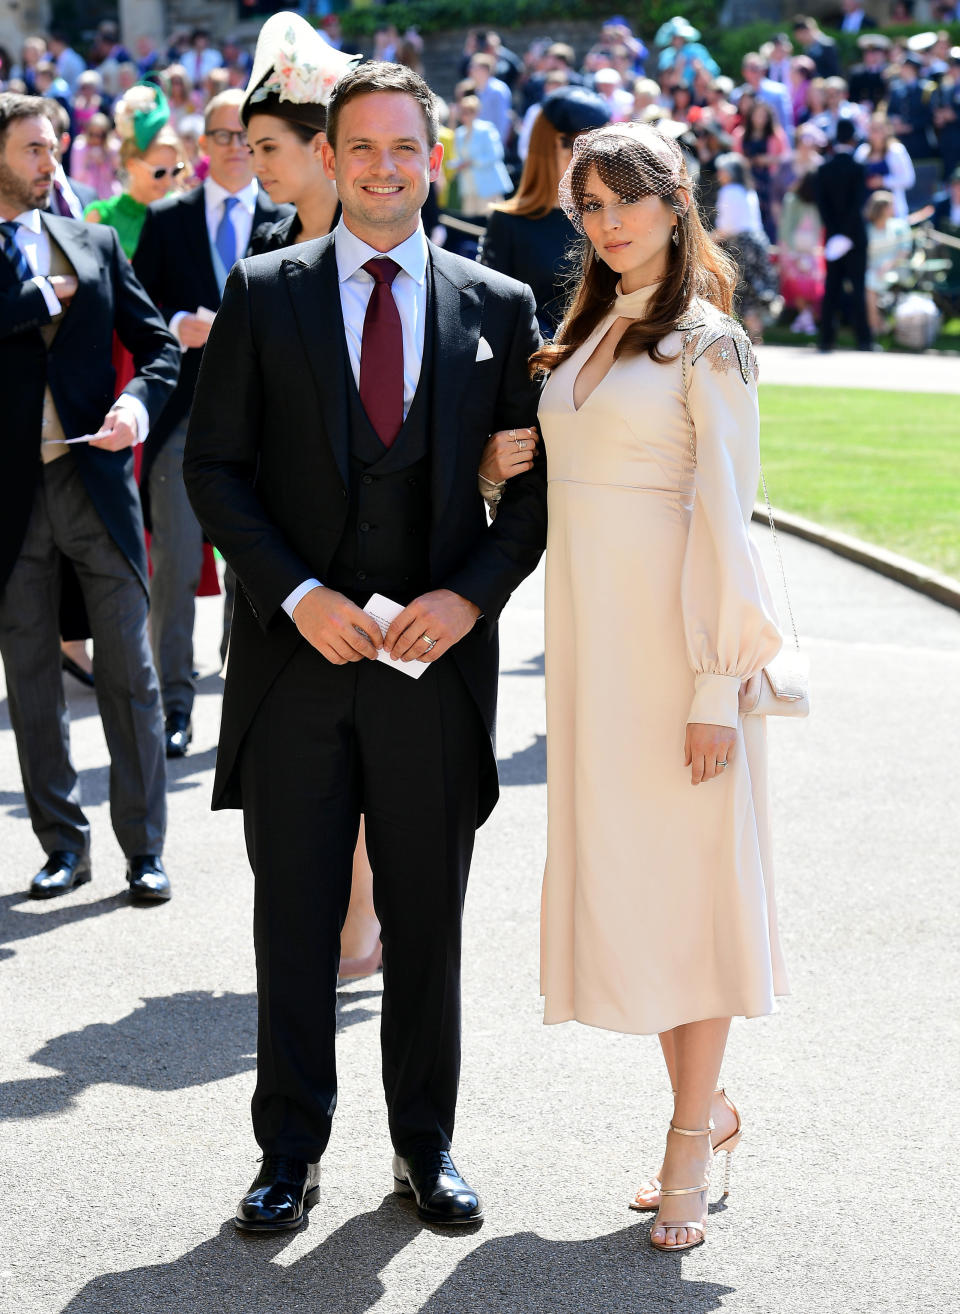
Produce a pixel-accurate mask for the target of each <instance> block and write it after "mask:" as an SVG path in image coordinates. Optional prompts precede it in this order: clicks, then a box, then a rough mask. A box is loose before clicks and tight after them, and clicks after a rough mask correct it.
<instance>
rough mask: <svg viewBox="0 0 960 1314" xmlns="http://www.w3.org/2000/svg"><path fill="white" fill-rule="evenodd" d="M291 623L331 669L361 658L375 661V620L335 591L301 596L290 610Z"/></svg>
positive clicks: (380, 643) (377, 643)
mask: <svg viewBox="0 0 960 1314" xmlns="http://www.w3.org/2000/svg"><path fill="white" fill-rule="evenodd" d="M293 623H294V625H296V627H297V629H298V630H299V631H300V633H301V634H302V635H303V637H304V638H305V639H306V641H307V643H309V644H310V645H311V646H312V647H314V648H316V650H317V652H318V653H319V654H320V656H321V657H326V659H327V661H328V662H332V663H333V665H334V666H343V665H345V664H346V663H347V662H358V661H360V660H361V658H363V657H369V658H370V659H371V660H372V661H376V658H377V651H378V650H379V649H380V648H382V647H383V640H382V639H381V637H380V627H379V626H378V625H377V623H376V621H375V620H372V619H371V618H370V617H369V616H368V615H367V613H366V612H365V611H361V610H360V608H359V607H357V606H355V605H354V603H352V602H351V601H350V599H349V598H345V597H344V596H343V594H342V593H337V592H336V590H335V589H323V588H321V589H311V590H310V592H309V593H305V594H304V595H303V597H302V598H301V599H300V601H299V602H298V603H297V605H296V606H295V607H294V609H293ZM360 630H362V631H363V633H362V634H361V633H359V631H360Z"/></svg>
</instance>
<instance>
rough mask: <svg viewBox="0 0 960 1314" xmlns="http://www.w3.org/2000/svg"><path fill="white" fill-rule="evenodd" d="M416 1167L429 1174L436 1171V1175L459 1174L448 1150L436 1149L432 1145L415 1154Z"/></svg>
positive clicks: (453, 1175) (452, 1175) (449, 1175)
mask: <svg viewBox="0 0 960 1314" xmlns="http://www.w3.org/2000/svg"><path fill="white" fill-rule="evenodd" d="M417 1167H418V1168H420V1169H421V1171H422V1172H424V1173H429V1174H430V1175H431V1176H432V1175H433V1174H434V1173H436V1174H437V1176H440V1174H441V1173H445V1174H446V1175H447V1176H448V1177H457V1176H459V1174H458V1172H457V1170H456V1168H455V1167H454V1164H453V1160H452V1159H451V1158H450V1151H449V1150H438V1149H435V1148H432V1147H431V1148H430V1149H427V1150H421V1152H420V1153H419V1154H418V1155H417Z"/></svg>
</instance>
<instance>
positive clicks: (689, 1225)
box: [650, 1122, 729, 1255]
mask: <svg viewBox="0 0 960 1314" xmlns="http://www.w3.org/2000/svg"><path fill="white" fill-rule="evenodd" d="M670 1130H671V1131H672V1132H676V1134H677V1135H678V1136H706V1137H707V1138H708V1139H709V1136H710V1133H711V1131H712V1130H713V1124H712V1123H711V1124H710V1126H709V1127H703V1128H701V1129H698V1130H697V1131H688V1130H687V1128H686V1127H677V1126H675V1125H674V1123H672V1122H671V1124H670ZM711 1148H712V1147H711ZM727 1162H729V1160H728V1161H727ZM706 1176H707V1180H706V1181H705V1182H701V1184H700V1185H699V1186H680V1187H677V1188H676V1189H669V1188H666V1187H661V1188H660V1198H661V1200H665V1199H667V1198H668V1197H669V1196H675V1195H700V1194H701V1192H706V1191H707V1190H708V1188H709V1186H710V1172H709V1167H708V1170H707V1175H706ZM657 1227H662V1228H665V1229H669V1228H671V1227H683V1228H685V1229H686V1230H687V1231H688V1232H691V1231H693V1232H699V1233H700V1235H699V1236H698V1237H697V1239H696V1241H684V1242H683V1244H682V1245H672V1246H671V1245H667V1243H666V1242H665V1241H654V1239H653V1231H654V1228H657ZM706 1239H707V1218H706V1199H704V1212H703V1216H702V1217H701V1218H700V1219H699V1221H697V1220H693V1221H691V1222H683V1221H677V1222H673V1221H671V1222H669V1223H668V1222H666V1221H665V1220H661V1218H660V1211H659V1210H657V1217H656V1218H655V1219H654V1220H653V1227H651V1229H650V1244H651V1245H652V1246H653V1248H654V1250H662V1251H663V1252H664V1254H668V1255H672V1254H678V1253H679V1252H680V1251H682V1250H694V1249H695V1248H696V1247H697V1246H702V1245H703V1243H704V1241H705V1240H706Z"/></svg>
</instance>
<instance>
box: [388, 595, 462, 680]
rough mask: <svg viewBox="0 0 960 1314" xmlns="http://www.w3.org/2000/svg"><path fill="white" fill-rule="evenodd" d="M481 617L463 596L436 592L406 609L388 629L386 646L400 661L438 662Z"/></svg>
mask: <svg viewBox="0 0 960 1314" xmlns="http://www.w3.org/2000/svg"><path fill="white" fill-rule="evenodd" d="M479 615H480V608H479V607H477V606H476V605H475V604H474V603H472V602H468V601H467V599H466V598H461V596H460V594H459V593H452V592H451V591H450V589H436V590H435V591H434V592H433V593H424V594H423V596H422V597H419V598H414V600H413V602H411V603H410V605H409V606H408V607H404V609H403V611H401V613H400V615H399V616H398V617H397V618H396V619H395V620H394V622H393V624H392V625H391V626H390V628H389V629H388V630H387V632H386V635H385V636H384V640H383V646H384V647H385V648H386V650H387V652H388V653H389V654H390V656H391V657H395V658H398V659H399V660H400V661H404V662H410V661H414V660H417V661H421V662H435V661H436V660H437V658H438V657H442V656H443V654H444V653H445V652H447V651H448V649H450V648H452V647H453V645H454V644H455V643H459V641H460V640H461V639H462V638H463V636H464V635H465V634H469V633H470V631H471V630H472V629H473V627H474V624H475V623H476V620H477V617H478V616H479ZM432 639H435V640H436V642H435V643H431V642H430V640H432Z"/></svg>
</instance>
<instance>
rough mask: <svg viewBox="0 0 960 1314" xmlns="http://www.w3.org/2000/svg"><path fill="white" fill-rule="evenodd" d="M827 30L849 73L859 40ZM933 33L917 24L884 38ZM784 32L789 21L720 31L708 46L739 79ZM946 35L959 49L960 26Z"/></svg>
mask: <svg viewBox="0 0 960 1314" xmlns="http://www.w3.org/2000/svg"><path fill="white" fill-rule="evenodd" d="M824 30H825V31H827V34H828V36H830V37H832V38H833V40H834V41H836V43H837V54H838V56H839V58H840V67H841V69H847V68H849V67H850V65H851V64H857V63H859V62H860V49H859V47H858V46H857V37H856V36H854V35H852V34H851V33H849V32H835V31H829V30H827V29H824ZM931 30H932V25H931V24H929V23H928V24H926V25H923V24H914V25H913V26H911V27H885V28H884V29H883V34H884V36H888V37H890V38H891V40H892V39H894V38H896V37H902V36H913V34H914V33H915V32H929V31H931ZM938 30H939V28H938ZM784 31H786V32H787V33H788V34H789V35H791V36H792V33H790V21H789V20H786V19H785V20H784V21H783V22H782V23H748V24H746V25H745V26H744V27H736V28H719V29H715V30H713V31H712V32H711V33H710V34H709V39H708V40H707V41H706V46H707V49H708V50H709V51H710V53H711V55H713V57H714V59H715V60H716V61H717V63H718V64H719V65H720V67H721V68H722V69H723V71H724V73H726V74H727V76H728V77H731V78H739V75H740V65H741V63H742V61H743V57H744V55H746V54H747V53H748V52H749V51H751V50H759V49H760V47H761V46H762V45H763V43H764V41H769V40H770V38H771V37H772V36H773V34H774V33H775V32H784ZM946 31H948V32H949V33H950V42H951V45H960V23H948V24H947V27H946ZM793 46H794V54H795V55H800V54H803V48H802V46H801V45H800V43H799V42H797V41H794V43H793Z"/></svg>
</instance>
